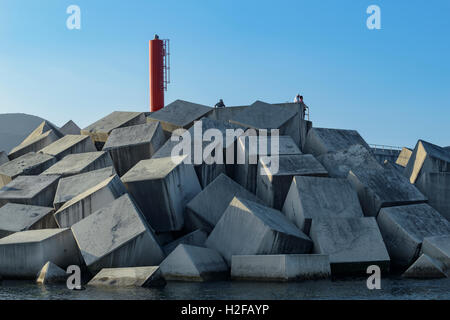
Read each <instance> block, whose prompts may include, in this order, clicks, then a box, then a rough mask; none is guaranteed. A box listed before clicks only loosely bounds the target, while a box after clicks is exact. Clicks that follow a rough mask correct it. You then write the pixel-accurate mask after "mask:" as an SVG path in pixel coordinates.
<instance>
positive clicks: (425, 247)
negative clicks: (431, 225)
mask: <svg viewBox="0 0 450 320" xmlns="http://www.w3.org/2000/svg"><path fill="white" fill-rule="evenodd" d="M421 252H423V253H424V254H426V255H428V256H429V257H431V258H433V259H434V260H437V261H439V262H440V263H441V265H442V269H443V270H444V272H447V274H449V275H450V235H445V236H435V237H428V238H424V239H423V242H422V251H421Z"/></svg>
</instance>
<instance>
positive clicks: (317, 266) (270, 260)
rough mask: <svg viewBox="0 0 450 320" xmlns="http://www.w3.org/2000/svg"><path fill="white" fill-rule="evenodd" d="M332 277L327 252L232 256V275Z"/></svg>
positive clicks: (295, 278)
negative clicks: (325, 253)
mask: <svg viewBox="0 0 450 320" xmlns="http://www.w3.org/2000/svg"><path fill="white" fill-rule="evenodd" d="M330 276H331V269H330V260H329V258H328V255H324V254H283V255H246V256H245V255H242V256H233V257H232V258H231V278H232V279H235V280H256V281H299V280H315V279H324V278H329V277H330Z"/></svg>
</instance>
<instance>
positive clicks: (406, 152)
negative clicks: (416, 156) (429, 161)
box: [395, 147, 412, 168]
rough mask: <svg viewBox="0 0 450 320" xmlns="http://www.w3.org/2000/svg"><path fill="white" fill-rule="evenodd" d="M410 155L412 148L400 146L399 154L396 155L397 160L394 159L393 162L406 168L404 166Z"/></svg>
mask: <svg viewBox="0 0 450 320" xmlns="http://www.w3.org/2000/svg"><path fill="white" fill-rule="evenodd" d="M411 155H412V150H411V149H409V148H405V147H403V148H402V151H400V154H399V155H398V158H397V160H396V161H395V164H397V165H399V166H401V167H403V168H406V166H407V165H408V161H409V159H410V158H411Z"/></svg>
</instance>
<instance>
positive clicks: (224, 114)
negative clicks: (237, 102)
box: [205, 106, 249, 122]
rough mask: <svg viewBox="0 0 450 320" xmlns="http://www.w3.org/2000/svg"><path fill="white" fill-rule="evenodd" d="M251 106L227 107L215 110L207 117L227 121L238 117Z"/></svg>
mask: <svg viewBox="0 0 450 320" xmlns="http://www.w3.org/2000/svg"><path fill="white" fill-rule="evenodd" d="M248 107H249V106H227V107H226V108H213V109H212V110H211V111H210V112H209V113H208V114H206V115H205V117H207V118H209V119H213V120H219V121H226V122H229V121H230V120H232V119H234V118H235V117H236V114H238V113H239V112H240V111H241V110H242V109H245V108H248Z"/></svg>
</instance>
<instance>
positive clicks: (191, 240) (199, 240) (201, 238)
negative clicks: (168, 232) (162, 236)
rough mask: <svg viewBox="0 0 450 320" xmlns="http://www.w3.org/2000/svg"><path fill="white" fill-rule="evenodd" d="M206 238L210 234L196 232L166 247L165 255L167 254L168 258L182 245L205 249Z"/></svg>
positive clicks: (200, 231) (201, 231)
mask: <svg viewBox="0 0 450 320" xmlns="http://www.w3.org/2000/svg"><path fill="white" fill-rule="evenodd" d="M206 238H208V234H207V233H206V232H205V231H203V230H199V229H198V230H195V231H193V232H191V233H188V234H187V235H185V236H183V237H181V238H178V239H176V240H175V241H172V242H170V243H169V244H167V245H165V246H164V253H165V254H166V256H167V255H169V254H170V253H171V252H172V251H173V250H175V248H176V247H178V245H180V244H188V245H191V246H197V247H204V244H205V241H206Z"/></svg>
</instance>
